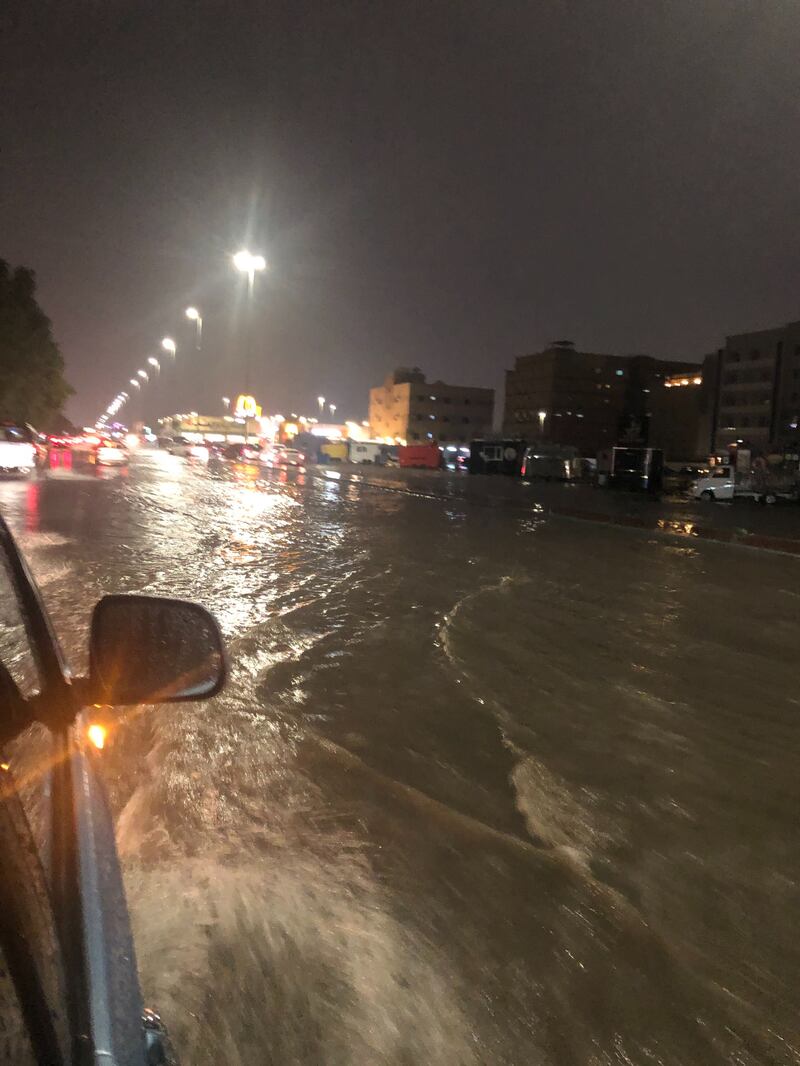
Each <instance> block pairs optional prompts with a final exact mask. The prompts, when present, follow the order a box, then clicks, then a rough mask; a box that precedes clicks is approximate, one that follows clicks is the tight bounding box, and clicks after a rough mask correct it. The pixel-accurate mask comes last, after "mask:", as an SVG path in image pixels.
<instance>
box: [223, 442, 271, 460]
mask: <svg viewBox="0 0 800 1066" xmlns="http://www.w3.org/2000/svg"><path fill="white" fill-rule="evenodd" d="M260 456H261V452H260V450H259V449H258V448H257V447H256V446H255V445H253V444H226V445H225V446H224V447H223V448H222V449H220V452H219V458H220V459H221V460H222V461H223V462H226V463H257V462H258V460H259V458H260Z"/></svg>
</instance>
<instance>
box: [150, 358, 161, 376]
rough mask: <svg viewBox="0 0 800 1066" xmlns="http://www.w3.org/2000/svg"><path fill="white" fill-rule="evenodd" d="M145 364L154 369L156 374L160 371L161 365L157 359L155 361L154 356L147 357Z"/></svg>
mask: <svg viewBox="0 0 800 1066" xmlns="http://www.w3.org/2000/svg"><path fill="white" fill-rule="evenodd" d="M147 362H148V363H149V364H150V366H152V367H155V371H156V373H158V372H159V370H160V369H161V363H159V361H158V359H156V357H155V356H154V355H149V356H148V357H147Z"/></svg>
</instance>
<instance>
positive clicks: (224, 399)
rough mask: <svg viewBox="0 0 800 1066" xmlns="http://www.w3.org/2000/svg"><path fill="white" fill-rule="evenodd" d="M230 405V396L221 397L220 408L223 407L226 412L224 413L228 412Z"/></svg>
mask: <svg viewBox="0 0 800 1066" xmlns="http://www.w3.org/2000/svg"><path fill="white" fill-rule="evenodd" d="M230 405H231V398H230V396H223V397H222V406H223V407H224V408H225V410H226V411H227V410H228V408H229V407H230Z"/></svg>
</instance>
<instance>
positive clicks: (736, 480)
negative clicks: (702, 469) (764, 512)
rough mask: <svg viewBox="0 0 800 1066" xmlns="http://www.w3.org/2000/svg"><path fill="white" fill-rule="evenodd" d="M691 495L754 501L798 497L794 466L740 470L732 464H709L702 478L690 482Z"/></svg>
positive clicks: (775, 500) (715, 498) (773, 501)
mask: <svg viewBox="0 0 800 1066" xmlns="http://www.w3.org/2000/svg"><path fill="white" fill-rule="evenodd" d="M692 496H694V498H695V499H699V500H734V499H750V500H756V501H757V502H758V503H767V504H772V503H777V502H778V500H791V501H796V500H797V499H798V473H797V470H796V469H783V468H779V469H778V470H770V469H769V468H768V467H767V466H766V465H764V466H761V465H759V466H755V467H754V468H753V469H752V470H751V471H747V472H742V471H739V470H736V469H735V468H734V467H732V466H728V465H720V466H712V467H711V470H710V472H709V474H708V476H706V477H699V478H697V480H696V481H694V482H693V483H692Z"/></svg>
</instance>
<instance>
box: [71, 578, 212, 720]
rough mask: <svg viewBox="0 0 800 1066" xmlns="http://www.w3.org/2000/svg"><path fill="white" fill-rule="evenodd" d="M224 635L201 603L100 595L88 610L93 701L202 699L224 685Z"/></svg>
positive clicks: (148, 597) (127, 701)
mask: <svg viewBox="0 0 800 1066" xmlns="http://www.w3.org/2000/svg"><path fill="white" fill-rule="evenodd" d="M226 677H227V664H226V660H225V648H224V645H223V642H222V634H221V633H220V630H219V626H218V625H217V623H216V620H215V619H214V617H213V616H212V615H211V614H209V612H208V611H207V610H206V609H205V608H204V607H200V606H199V604H196V603H190V602H189V601H188V600H173V599H167V598H164V597H160V596H104V597H103V599H102V600H100V601H99V603H97V605H96V606H95V609H94V613H93V615H92V626H91V635H90V638H89V691H90V694H91V699H92V700H93V701H94V702H96V703H110V704H131V703H175V702H178V701H181V700H204V699H208V698H209V697H211V696H214V695H216V694H217V693H218V692H219V691H220V689H221V688H222V687H223V685H224V684H225V680H226Z"/></svg>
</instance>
